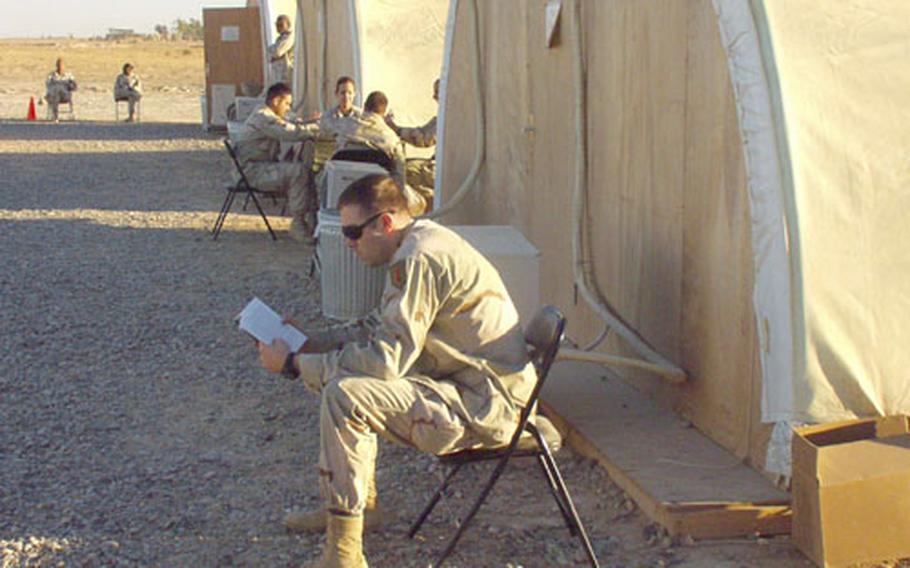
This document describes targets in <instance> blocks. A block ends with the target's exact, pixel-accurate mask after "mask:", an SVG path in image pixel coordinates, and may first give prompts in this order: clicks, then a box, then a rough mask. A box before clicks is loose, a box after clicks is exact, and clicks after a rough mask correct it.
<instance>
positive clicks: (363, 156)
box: [330, 148, 395, 174]
mask: <svg viewBox="0 0 910 568" xmlns="http://www.w3.org/2000/svg"><path fill="white" fill-rule="evenodd" d="M330 159H332V160H344V161H346V162H368V163H371V164H378V165H379V166H381V167H382V168H383V169H385V170H386V171H387V172H389V173H390V174H392V173H395V162H394V161H393V160H392V158H391V157H390V156H389V155H388V154H386V153H385V152H383V151H382V150H376V149H375V148H345V149H344V150H338V151H337V152H335V153H334V154H332V157H331V158H330Z"/></svg>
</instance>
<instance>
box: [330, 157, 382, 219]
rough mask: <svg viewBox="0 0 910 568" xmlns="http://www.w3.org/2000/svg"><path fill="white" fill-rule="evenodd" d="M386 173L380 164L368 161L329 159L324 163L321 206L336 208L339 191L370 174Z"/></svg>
mask: <svg viewBox="0 0 910 568" xmlns="http://www.w3.org/2000/svg"><path fill="white" fill-rule="evenodd" d="M388 173H389V172H387V171H386V170H385V168H383V167H382V166H380V165H378V164H373V163H370V162H348V161H345V160H329V161H328V162H326V163H325V181H326V192H325V193H326V195H325V199H324V200H322V202H321V203H322V205H321V208H322V209H337V208H338V197H340V196H341V192H342V191H344V190H345V188H346V187H347V186H349V185H351V184H352V183H354V182H355V181H357V180H359V179H360V178H362V177H364V176H368V175H370V174H386V175H388Z"/></svg>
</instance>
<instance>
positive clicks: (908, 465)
mask: <svg viewBox="0 0 910 568" xmlns="http://www.w3.org/2000/svg"><path fill="white" fill-rule="evenodd" d="M792 500H793V528H792V532H793V540H794V542H795V543H796V546H797V547H799V549H800V550H801V551H802V552H803V553H804V554H805V555H806V556H808V557H809V558H810V559H812V560H813V561H814V562H815V563H816V564H818V565H819V566H825V567H836V566H848V565H851V564H855V563H859V562H875V561H881V560H890V559H897V558H902V557H907V556H910V420H908V418H907V417H905V416H892V417H886V418H877V419H876V418H872V419H865V420H853V421H849V422H840V423H835V424H823V425H820V426H808V427H805V428H797V429H796V430H795V433H794V436H793V485H792Z"/></svg>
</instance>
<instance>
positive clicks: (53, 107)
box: [44, 85, 73, 119]
mask: <svg viewBox="0 0 910 568" xmlns="http://www.w3.org/2000/svg"><path fill="white" fill-rule="evenodd" d="M44 100H46V101H47V106H48V108H49V110H50V114H51V117H52V118H54V119H56V118H57V117H58V116H59V113H60V104H61V103H68V102H70V101H71V100H73V95H72V93H70V91H69V89H67V88H66V87H64V86H63V85H51V86H50V87H48V89H47V94H45V95H44Z"/></svg>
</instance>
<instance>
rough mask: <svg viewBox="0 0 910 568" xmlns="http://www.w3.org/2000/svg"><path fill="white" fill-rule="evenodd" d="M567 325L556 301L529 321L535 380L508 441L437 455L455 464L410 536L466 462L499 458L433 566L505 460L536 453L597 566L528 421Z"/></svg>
mask: <svg viewBox="0 0 910 568" xmlns="http://www.w3.org/2000/svg"><path fill="white" fill-rule="evenodd" d="M565 327H566V318H565V316H563V314H562V312H560V311H559V310H558V309H556V308H555V307H553V306H544V307H543V308H541V310H540V311H539V312H537V315H535V316H534V319H533V320H531V323H530V324H529V325H528V327H527V330H526V331H525V341H526V342H527V344H528V349H529V353H530V355H531V359H532V360H533V361H534V366H535V368H536V370H537V384H535V385H534V390H533V391H532V393H531V397H530V399H529V400H528V405H527V406H526V407H525V408H524V410H522V412H521V415H520V418H519V421H518V427H517V428H516V429H515V434H513V435H512V439H511V441H510V442H509V445H508V446H506V447H503V448H495V449H478V450H463V451H460V452H455V453H452V454H446V455H442V456H439V461H440V462H441V463H442V464H443V465H446V466H451V469H450V470H449V472H448V474H447V475H446V476H445V479H444V480H443V481H442V484H440V486H439V488H438V489H437V490H436V492H435V493H434V494H433V497H432V498H431V499H430V502H429V503H428V504H427V506H426V507H424V509H423V511H422V512H421V513H420V516H419V517H418V518H417V520H416V521H414V524H412V525H411V528H410V530H409V531H408V537H410V538H414V535H416V534H417V531H419V530H420V527H421V525H423V523H424V521H425V520H426V519H427V517H428V516H429V515H430V513H431V512H432V511H433V508H434V507H435V506H436V504H437V503H438V502H439V499H440V498H441V497H442V496H443V494H444V493H445V491H446V489H447V488H448V486H449V483H450V482H451V481H452V478H453V477H455V474H456V473H458V472H459V471H460V470H461V468H462V466H464V465H467V464H471V463H475V462H482V461H490V460H497V463H496V467H495V468H494V469H493V472H492V473H491V474H490V477H489V479H488V480H487V482H486V484H485V485H484V486H483V489H482V490H481V491H480V494H479V495H478V496H477V498H476V500H475V501H474V504H473V506H472V507H471V509H470V511H469V512H468V514H467V516H466V517H465V518H464V520H463V521H461V523H460V524H459V526H458V530H457V531H456V532H455V535H454V536H453V537H452V539H451V540H450V541H449V543H448V545H446V548H445V550H443V551H442V553H441V554H440V555H439V556H437V558H436V562H435V563H433V566H440V565H441V564H442V563H443V561H445V559H446V558H448V556H449V555H450V554H451V553H452V551H453V550H454V549H455V545H456V544H458V540H459V539H460V538H461V535H462V534H463V533H464V531H465V529H467V527H468V524H469V523H470V522H471V520H472V519H473V518H474V515H476V514H477V511H478V510H479V509H480V506H481V505H482V504H483V502H484V501H485V500H486V498H487V496H488V495H489V494H490V491H491V490H492V489H493V485H494V484H495V483H496V480H498V479H499V477H500V475H502V472H503V471H504V470H505V467H506V464H508V463H509V460H510V459H511V458H519V457H522V458H523V457H532V458H536V460H537V463H538V464H539V465H540V468H541V470H542V471H543V473H544V477H545V479H546V480H547V485H548V486H549V487H550V492H551V493H552V494H553V498H554V499H556V504H557V505H558V506H559V510H560V512H561V513H562V516H563V519H564V520H565V523H566V526H567V527H568V529H569V533H570V534H571V535H572V536H577V537H578V539H579V540H581V543H582V545H583V546H584V549H585V553H586V554H587V556H588V560H590V562H591V566H594V567H595V568H597V567H598V566H599V564H598V563H597V556H596V555H595V554H594V549H593V548H592V547H591V542H590V540H589V539H588V534H587V532H586V531H585V528H584V525H582V523H581V519H580V518H579V517H578V512H577V511H576V509H575V504H574V503H573V502H572V497H571V496H569V490H568V488H567V487H566V484H565V482H564V481H563V478H562V474H561V473H560V472H559V468H558V467H557V466H556V460H554V459H553V454H552V452H551V450H550V447H549V446H548V445H547V442H546V440H545V439H544V437H543V435H542V434H541V431H540V429H538V428H537V427H536V426H535V425H534V423H533V422H531V421H529V418H530V415H531V411H532V410H533V409H534V407H535V406H536V405H537V399H538V397H539V396H540V390H541V388H542V387H543V384H544V381H546V379H547V373H549V371H550V366H551V365H552V364H553V361H554V359H555V358H556V353H557V352H558V351H559V344H560V342H561V341H562V338H563V333H564V331H565Z"/></svg>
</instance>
